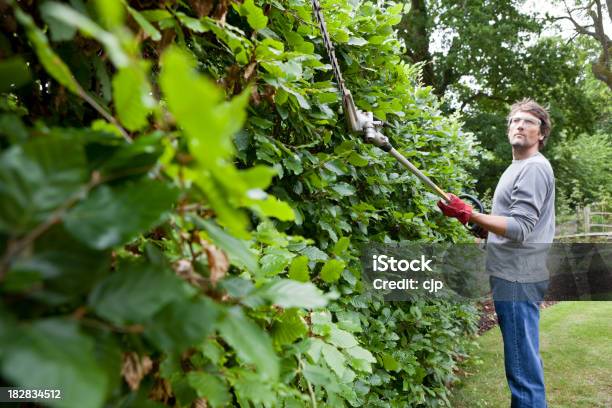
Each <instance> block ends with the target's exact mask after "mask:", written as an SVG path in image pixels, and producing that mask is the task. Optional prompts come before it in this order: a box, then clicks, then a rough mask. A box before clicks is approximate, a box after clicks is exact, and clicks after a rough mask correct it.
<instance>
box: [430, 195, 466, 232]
mask: <svg viewBox="0 0 612 408" xmlns="http://www.w3.org/2000/svg"><path fill="white" fill-rule="evenodd" d="M448 197H449V201H448V203H445V202H444V201H442V200H440V201H438V207H440V209H441V210H442V213H443V214H444V215H446V216H447V217H455V218H456V219H458V220H459V222H461V223H462V224H464V225H465V224H467V223H468V221H469V220H470V217H471V216H472V207H471V206H470V205H468V204H466V203H465V202H463V200H461V199H460V198H459V197H457V196H456V195H454V194H451V193H449V194H448Z"/></svg>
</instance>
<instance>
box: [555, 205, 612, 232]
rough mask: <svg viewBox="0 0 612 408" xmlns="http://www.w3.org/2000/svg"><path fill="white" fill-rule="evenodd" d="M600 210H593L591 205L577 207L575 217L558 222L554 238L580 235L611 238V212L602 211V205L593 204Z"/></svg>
mask: <svg viewBox="0 0 612 408" xmlns="http://www.w3.org/2000/svg"><path fill="white" fill-rule="evenodd" d="M593 206H594V207H595V208H597V207H600V209H601V210H602V211H593V210H592V206H591V205H587V206H585V207H583V208H579V209H578V210H577V211H576V218H575V219H574V220H571V221H567V222H564V223H562V224H558V225H557V226H556V229H555V239H562V238H581V237H607V238H608V239H612V221H611V219H612V217H611V216H612V212H606V211H603V210H604V208H603V205H598V204H595V205H593Z"/></svg>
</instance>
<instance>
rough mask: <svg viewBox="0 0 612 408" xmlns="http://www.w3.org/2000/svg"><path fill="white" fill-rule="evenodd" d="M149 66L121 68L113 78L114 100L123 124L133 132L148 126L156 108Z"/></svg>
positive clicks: (139, 65)
mask: <svg viewBox="0 0 612 408" xmlns="http://www.w3.org/2000/svg"><path fill="white" fill-rule="evenodd" d="M148 71H149V68H148V64H145V63H142V64H132V65H129V66H126V67H124V68H121V69H120V70H119V71H118V72H117V73H116V74H115V76H114V77H113V100H114V102H115V111H116V112H117V116H119V119H120V120H121V123H123V125H124V126H125V127H126V128H127V129H128V130H131V131H134V130H139V129H141V128H143V127H144V126H145V125H147V123H148V122H147V116H148V115H149V113H150V112H151V109H152V108H153V107H154V106H155V101H154V100H153V97H152V96H151V92H152V91H151V85H150V84H149V80H148V78H147V76H148Z"/></svg>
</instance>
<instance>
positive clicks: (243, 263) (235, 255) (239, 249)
mask: <svg viewBox="0 0 612 408" xmlns="http://www.w3.org/2000/svg"><path fill="white" fill-rule="evenodd" d="M197 224H198V226H201V227H202V228H204V229H205V230H206V232H207V233H208V235H209V236H210V238H211V239H212V240H213V242H214V243H215V245H217V246H218V247H219V248H221V249H222V250H224V251H225V253H227V255H228V257H229V260H230V262H231V263H232V264H234V265H237V266H239V267H241V268H245V269H246V270H248V271H249V272H251V273H253V274H257V273H258V271H259V266H258V265H257V259H256V258H255V255H254V254H253V253H252V252H251V251H250V250H249V247H248V246H247V244H246V243H245V241H242V240H240V239H237V238H234V237H233V236H231V235H229V234H228V233H227V232H225V231H223V230H222V229H221V228H219V227H218V226H217V225H215V224H214V223H213V222H212V221H208V220H201V219H198V220H197Z"/></svg>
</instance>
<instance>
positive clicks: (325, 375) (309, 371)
mask: <svg viewBox="0 0 612 408" xmlns="http://www.w3.org/2000/svg"><path fill="white" fill-rule="evenodd" d="M302 374H304V377H306V379H307V380H308V381H309V382H310V383H311V384H314V385H320V386H329V385H330V384H334V383H336V381H335V380H334V378H333V374H332V373H331V371H329V370H328V369H327V368H325V367H321V366H316V365H313V364H309V363H304V369H303V370H302Z"/></svg>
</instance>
